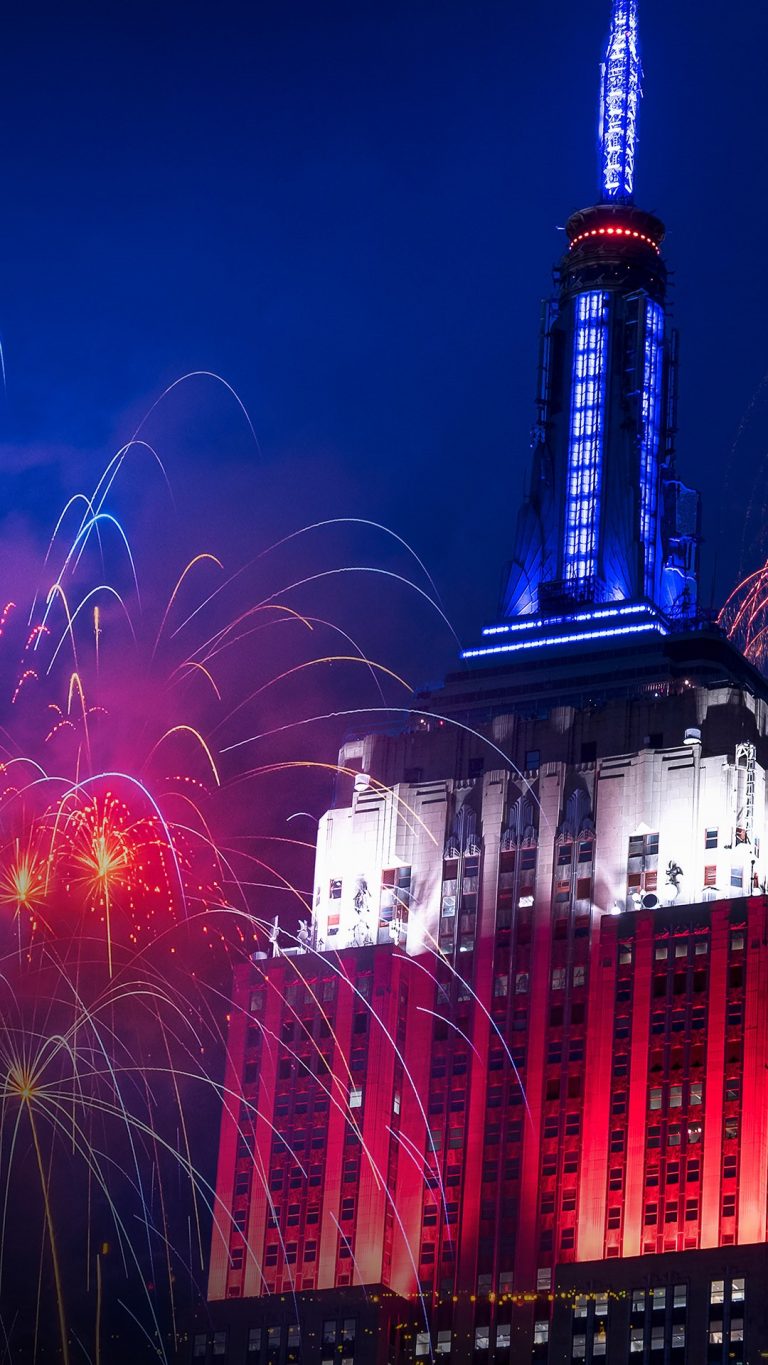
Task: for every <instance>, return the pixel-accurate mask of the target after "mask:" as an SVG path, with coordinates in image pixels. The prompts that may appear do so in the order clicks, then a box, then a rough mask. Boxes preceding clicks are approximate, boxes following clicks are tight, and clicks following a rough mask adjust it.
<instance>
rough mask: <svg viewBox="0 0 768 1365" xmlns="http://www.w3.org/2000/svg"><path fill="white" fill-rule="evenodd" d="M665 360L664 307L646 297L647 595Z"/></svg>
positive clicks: (643, 511) (643, 482) (643, 530)
mask: <svg viewBox="0 0 768 1365" xmlns="http://www.w3.org/2000/svg"><path fill="white" fill-rule="evenodd" d="M663 361H664V309H663V308H662V307H661V305H660V304H658V303H653V302H652V300H651V299H646V303H645V336H644V344H643V398H642V436H641V440H640V540H641V542H642V545H643V565H644V583H643V587H644V591H645V595H646V597H653V596H654V579H655V574H656V536H657V530H658V520H659V440H660V434H661V432H660V425H661V403H662V379H663Z"/></svg>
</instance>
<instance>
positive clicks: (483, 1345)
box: [475, 1327, 491, 1351]
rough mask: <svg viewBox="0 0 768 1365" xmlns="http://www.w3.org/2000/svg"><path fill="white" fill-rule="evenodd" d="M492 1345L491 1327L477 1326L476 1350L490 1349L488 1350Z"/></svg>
mask: <svg viewBox="0 0 768 1365" xmlns="http://www.w3.org/2000/svg"><path fill="white" fill-rule="evenodd" d="M490 1347H491V1329H490V1327H476V1328H475V1350H476V1351H488V1350H490Z"/></svg>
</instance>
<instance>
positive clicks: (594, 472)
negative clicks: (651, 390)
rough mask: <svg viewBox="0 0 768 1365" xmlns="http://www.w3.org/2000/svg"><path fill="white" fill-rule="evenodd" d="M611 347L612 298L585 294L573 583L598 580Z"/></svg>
mask: <svg viewBox="0 0 768 1365" xmlns="http://www.w3.org/2000/svg"><path fill="white" fill-rule="evenodd" d="M607 343H608V295H607V294H604V293H602V292H601V291H596V290H592V291H590V292H589V293H586V294H579V295H578V297H577V299H576V334H575V337H574V347H573V376H572V389H571V423H570V443H569V450H568V480H567V490H566V508H565V555H564V559H565V563H564V576H565V578H566V579H567V580H568V581H569V582H578V581H579V580H582V579H588V578H592V577H594V574H595V570H596V567H597V530H598V524H599V516H600V493H601V484H602V455H603V435H604V427H605V382H606V348H607Z"/></svg>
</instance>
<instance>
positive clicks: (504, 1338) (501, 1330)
mask: <svg viewBox="0 0 768 1365" xmlns="http://www.w3.org/2000/svg"><path fill="white" fill-rule="evenodd" d="M511 1345H512V1326H511V1324H510V1323H508V1322H500V1323H499V1325H498V1327H497V1328H496V1349H497V1351H498V1350H503V1349H505V1348H506V1347H509V1346H511Z"/></svg>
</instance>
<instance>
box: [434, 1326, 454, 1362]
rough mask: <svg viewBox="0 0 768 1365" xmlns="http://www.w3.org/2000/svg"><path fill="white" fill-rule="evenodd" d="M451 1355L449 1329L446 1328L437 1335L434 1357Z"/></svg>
mask: <svg viewBox="0 0 768 1365" xmlns="http://www.w3.org/2000/svg"><path fill="white" fill-rule="evenodd" d="M450 1354H451V1329H450V1328H447V1329H445V1330H443V1331H442V1332H438V1334H437V1343H436V1345H435V1355H438V1356H449V1355H450Z"/></svg>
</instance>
